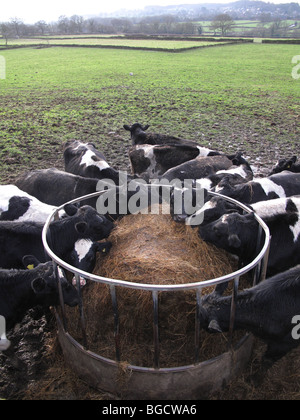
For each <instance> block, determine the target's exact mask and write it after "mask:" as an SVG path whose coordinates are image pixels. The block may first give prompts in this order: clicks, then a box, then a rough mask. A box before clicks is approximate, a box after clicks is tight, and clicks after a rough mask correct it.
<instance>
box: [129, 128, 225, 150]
mask: <svg viewBox="0 0 300 420" xmlns="http://www.w3.org/2000/svg"><path fill="white" fill-rule="evenodd" d="M149 127H150V125H148V124H147V125H145V126H142V125H141V124H139V123H135V124H133V125H132V126H129V125H127V124H125V125H123V128H124V129H125V130H127V131H129V132H130V138H131V141H132V145H133V146H135V145H140V144H152V145H158V144H161V145H173V146H174V145H180V144H183V145H191V146H197V143H196V142H195V141H192V140H185V139H182V138H179V137H174V136H170V135H168V134H159V133H148V132H147V133H146V130H148V128H149ZM211 152H213V151H211ZM215 153H218V152H215Z"/></svg>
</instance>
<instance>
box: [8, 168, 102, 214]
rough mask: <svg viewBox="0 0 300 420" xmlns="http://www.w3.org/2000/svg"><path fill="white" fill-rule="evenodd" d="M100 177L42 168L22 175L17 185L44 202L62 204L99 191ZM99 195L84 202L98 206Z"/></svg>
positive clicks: (55, 204) (53, 204)
mask: <svg viewBox="0 0 300 420" xmlns="http://www.w3.org/2000/svg"><path fill="white" fill-rule="evenodd" d="M97 184H98V179H96V178H85V177H82V176H79V175H73V174H69V173H67V172H64V171H60V170H58V169H55V168H49V169H40V170H35V171H31V172H27V173H25V174H24V175H21V176H20V177H19V178H18V179H17V181H16V182H15V185H16V186H17V187H18V188H20V189H21V190H22V191H25V192H27V193H28V194H30V195H31V196H33V197H36V198H37V199H38V200H40V201H42V202H43V203H46V204H49V205H51V206H61V205H63V204H65V203H67V202H68V201H71V200H74V199H76V198H79V197H82V196H84V195H88V194H92V193H95V192H96V191H97ZM96 202H97V197H95V198H91V199H89V200H85V201H84V203H81V204H88V205H90V206H92V207H94V208H96Z"/></svg>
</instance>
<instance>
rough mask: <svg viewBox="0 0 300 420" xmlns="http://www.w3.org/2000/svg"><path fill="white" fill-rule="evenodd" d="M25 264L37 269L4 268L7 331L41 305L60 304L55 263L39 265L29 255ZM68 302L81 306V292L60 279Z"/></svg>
mask: <svg viewBox="0 0 300 420" xmlns="http://www.w3.org/2000/svg"><path fill="white" fill-rule="evenodd" d="M23 264H24V265H25V266H27V265H31V264H32V265H35V268H33V269H31V270H28V269H24V267H23V268H22V269H18V270H16V269H10V270H7V269H0V315H2V316H4V318H5V320H6V327H7V330H10V329H12V328H13V327H14V326H15V324H16V323H18V322H20V321H21V320H22V318H23V316H24V315H25V313H26V312H27V310H29V309H31V308H33V307H35V306H37V305H39V306H44V307H49V306H53V305H57V304H58V303H59V292H58V282H57V278H56V276H55V275H54V271H53V263H52V262H46V263H43V264H41V263H39V262H37V260H36V258H34V257H32V256H25V257H24V258H23ZM60 282H61V287H62V294H63V300H64V303H65V304H67V305H68V306H71V307H73V306H76V305H78V302H79V300H78V293H77V290H76V289H75V288H74V287H73V286H72V285H71V284H70V283H69V282H68V281H67V280H66V279H65V278H64V277H61V276H60Z"/></svg>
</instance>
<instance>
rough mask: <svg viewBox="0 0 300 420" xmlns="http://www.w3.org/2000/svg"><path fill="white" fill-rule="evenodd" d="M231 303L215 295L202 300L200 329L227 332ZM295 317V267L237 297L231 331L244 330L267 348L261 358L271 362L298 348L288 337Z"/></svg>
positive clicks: (299, 269) (298, 292)
mask: <svg viewBox="0 0 300 420" xmlns="http://www.w3.org/2000/svg"><path fill="white" fill-rule="evenodd" d="M231 302H232V297H231V296H227V297H221V296H218V295H216V294H215V293H213V294H211V295H207V296H205V297H203V298H202V301H201V305H200V324H201V326H202V328H204V329H206V330H208V331H210V332H225V331H228V329H229V323H230V308H231ZM299 315H300V266H296V267H294V268H292V269H290V270H289V271H286V272H284V273H280V274H278V275H276V276H274V277H272V278H269V279H267V280H265V281H263V282H261V283H259V284H258V285H257V286H255V287H252V288H250V289H246V290H244V291H241V292H239V293H238V294H237V301H236V313H235V322H234V329H235V330H247V331H249V332H252V333H253V334H254V335H255V336H257V337H260V338H261V339H263V340H264V341H265V342H266V343H267V344H268V349H267V353H266V355H265V356H266V357H267V358H272V359H273V361H274V360H276V359H278V358H280V357H282V356H284V355H285V354H286V353H287V352H288V351H289V350H291V349H293V348H295V347H297V346H298V345H299V344H300V341H299V339H298V340H297V339H295V338H297V337H295V336H294V338H293V334H292V330H293V329H294V328H295V324H294V321H293V320H294V317H295V316H298V317H299ZM297 322H299V321H297ZM298 330H299V328H298Z"/></svg>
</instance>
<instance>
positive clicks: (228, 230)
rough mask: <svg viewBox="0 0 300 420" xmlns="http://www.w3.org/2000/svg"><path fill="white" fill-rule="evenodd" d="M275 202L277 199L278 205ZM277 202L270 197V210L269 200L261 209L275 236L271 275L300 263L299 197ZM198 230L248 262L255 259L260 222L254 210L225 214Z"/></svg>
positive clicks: (212, 241) (272, 243) (272, 246)
mask: <svg viewBox="0 0 300 420" xmlns="http://www.w3.org/2000/svg"><path fill="white" fill-rule="evenodd" d="M283 201H285V203H283ZM274 202H277V206H276V203H274ZM274 202H272V201H270V205H269V211H268V210H267V207H266V205H267V204H268V202H266V203H265V206H261V207H262V208H261V210H260V211H259V212H258V214H260V215H261V216H262V217H263V219H264V221H265V222H266V224H267V225H268V227H269V229H270V233H271V237H272V240H271V248H270V255H269V261H268V270H267V272H268V275H269V276H271V275H275V274H277V273H279V272H282V271H284V270H287V269H289V268H291V267H294V266H295V265H297V264H299V263H300V200H299V199H294V198H289V199H286V200H274ZM276 207H277V211H276V210H275V209H276ZM199 234H200V236H201V238H202V239H203V240H205V241H207V242H210V243H213V244H214V245H216V246H218V247H220V248H223V249H225V250H226V251H228V252H230V253H232V254H235V255H237V256H238V257H239V258H240V260H241V261H242V262H243V263H245V264H247V263H249V262H250V261H251V260H253V258H254V257H255V254H256V252H257V238H258V223H257V221H256V219H255V217H254V213H250V214H247V215H241V214H238V213H232V214H226V215H224V216H222V217H221V218H220V219H218V220H217V221H214V222H212V223H209V224H206V225H204V226H203V225H200V226H199ZM263 240H264V239H263V238H262V241H263Z"/></svg>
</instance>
